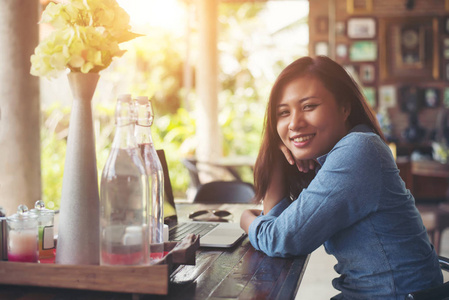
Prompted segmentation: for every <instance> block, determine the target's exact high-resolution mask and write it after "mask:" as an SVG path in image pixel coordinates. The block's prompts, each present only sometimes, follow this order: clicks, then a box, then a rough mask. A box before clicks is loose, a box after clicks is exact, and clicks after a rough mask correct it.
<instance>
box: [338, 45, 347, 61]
mask: <svg viewBox="0 0 449 300" xmlns="http://www.w3.org/2000/svg"><path fill="white" fill-rule="evenodd" d="M335 55H336V56H337V59H339V60H346V59H347V58H348V46H347V45H346V44H337V46H336V47H335Z"/></svg>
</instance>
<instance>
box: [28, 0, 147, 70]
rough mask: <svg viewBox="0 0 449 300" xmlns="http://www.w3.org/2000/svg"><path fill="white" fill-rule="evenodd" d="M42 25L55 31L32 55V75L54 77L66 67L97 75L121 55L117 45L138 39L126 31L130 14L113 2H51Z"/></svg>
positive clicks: (97, 0)
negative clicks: (45, 24)
mask: <svg viewBox="0 0 449 300" xmlns="http://www.w3.org/2000/svg"><path fill="white" fill-rule="evenodd" d="M41 23H49V24H51V25H52V26H53V27H54V28H55V31H53V32H52V34H50V35H49V36H48V37H47V38H46V39H44V40H42V41H41V43H40V44H39V45H38V46H37V47H36V49H35V51H34V54H33V55H32V56H31V70H30V73H31V74H32V75H35V76H45V77H57V76H58V75H59V74H61V72H64V71H65V70H66V69H67V68H69V69H70V70H72V71H77V72H83V73H89V72H99V71H101V70H103V69H105V68H107V67H108V66H109V65H110V64H111V62H112V59H113V58H114V57H120V56H122V55H123V54H124V52H125V51H123V50H121V49H120V47H119V43H122V42H125V41H128V40H131V39H133V38H135V37H138V36H139V35H138V34H135V33H132V32H130V31H129V30H130V28H131V26H130V25H129V15H128V14H127V13H126V12H125V11H124V10H123V9H122V8H121V7H120V6H119V5H118V4H117V2H116V1H115V0H71V1H69V2H62V3H58V4H55V3H53V2H52V3H50V4H48V5H47V7H46V9H45V11H44V12H43V14H42V20H41Z"/></svg>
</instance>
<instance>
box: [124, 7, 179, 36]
mask: <svg viewBox="0 0 449 300" xmlns="http://www.w3.org/2000/svg"><path fill="white" fill-rule="evenodd" d="M117 2H118V3H119V5H120V6H121V7H122V8H123V9H124V10H126V12H127V13H128V14H129V16H130V18H131V20H130V24H131V26H133V28H137V29H139V31H141V30H145V28H147V29H148V27H159V28H164V29H168V30H170V31H178V30H182V28H183V27H184V22H183V20H184V14H185V10H184V8H183V6H182V4H181V3H180V2H179V0H162V1H161V0H117Z"/></svg>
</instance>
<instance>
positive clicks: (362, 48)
mask: <svg viewBox="0 0 449 300" xmlns="http://www.w3.org/2000/svg"><path fill="white" fill-rule="evenodd" d="M349 59H350V60H351V61H353V62H358V61H375V60H376V59H377V42H375V41H357V42H353V43H352V44H351V46H350V48H349Z"/></svg>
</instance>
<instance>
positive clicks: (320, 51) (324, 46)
mask: <svg viewBox="0 0 449 300" xmlns="http://www.w3.org/2000/svg"><path fill="white" fill-rule="evenodd" d="M315 55H325V56H328V55H329V44H328V43H327V42H317V43H316V44H315Z"/></svg>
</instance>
